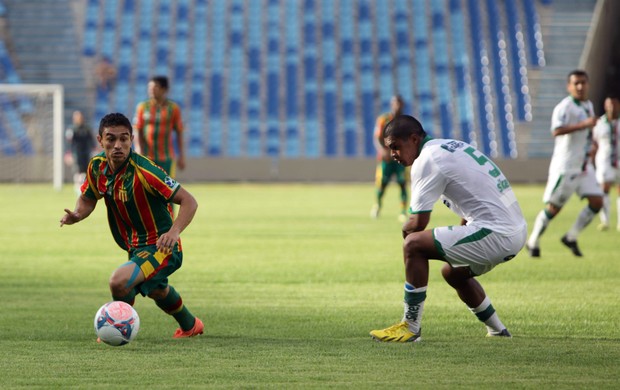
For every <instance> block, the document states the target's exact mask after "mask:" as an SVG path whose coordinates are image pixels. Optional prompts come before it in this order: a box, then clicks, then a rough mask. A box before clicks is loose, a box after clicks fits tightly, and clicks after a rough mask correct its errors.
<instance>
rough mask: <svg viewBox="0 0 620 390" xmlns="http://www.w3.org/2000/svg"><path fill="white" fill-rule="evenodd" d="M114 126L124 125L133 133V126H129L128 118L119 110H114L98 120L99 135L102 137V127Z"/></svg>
mask: <svg viewBox="0 0 620 390" xmlns="http://www.w3.org/2000/svg"><path fill="white" fill-rule="evenodd" d="M114 126H122V127H126V128H128V129H129V134H132V133H133V127H132V126H131V122H130V121H129V119H128V118H127V117H126V116H125V115H123V114H121V113H119V112H114V113H112V114H108V115H106V116H104V117H103V118H101V121H100V122H99V136H100V137H103V129H105V128H106V127H114Z"/></svg>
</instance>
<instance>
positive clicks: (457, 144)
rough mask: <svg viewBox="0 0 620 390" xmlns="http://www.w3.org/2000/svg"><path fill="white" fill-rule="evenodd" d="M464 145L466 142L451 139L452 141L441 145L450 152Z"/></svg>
mask: <svg viewBox="0 0 620 390" xmlns="http://www.w3.org/2000/svg"><path fill="white" fill-rule="evenodd" d="M463 145H465V142H460V141H450V142H447V143H445V144H443V145H441V148H442V149H445V150H447V151H448V152H450V153H454V151H456V150H458V149H460V148H462V147H463Z"/></svg>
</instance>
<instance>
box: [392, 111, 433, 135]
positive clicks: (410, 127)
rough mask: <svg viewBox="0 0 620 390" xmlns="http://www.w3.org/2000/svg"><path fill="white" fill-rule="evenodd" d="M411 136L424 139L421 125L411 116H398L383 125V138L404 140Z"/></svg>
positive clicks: (424, 132)
mask: <svg viewBox="0 0 620 390" xmlns="http://www.w3.org/2000/svg"><path fill="white" fill-rule="evenodd" d="M411 135H418V136H420V137H422V138H424V137H426V131H424V128H423V127H422V124H421V123H420V122H419V121H418V120H417V119H415V118H414V117H412V116H411V115H398V116H395V117H394V119H392V120H391V121H389V122H388V124H387V125H385V130H384V131H383V138H387V137H394V138H396V139H406V138H407V137H409V136H411Z"/></svg>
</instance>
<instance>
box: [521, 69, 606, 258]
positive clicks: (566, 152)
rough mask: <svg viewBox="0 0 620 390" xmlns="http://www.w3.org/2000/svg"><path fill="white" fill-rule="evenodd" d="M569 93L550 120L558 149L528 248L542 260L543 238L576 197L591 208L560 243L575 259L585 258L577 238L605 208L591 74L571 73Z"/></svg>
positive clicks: (533, 255)
mask: <svg viewBox="0 0 620 390" xmlns="http://www.w3.org/2000/svg"><path fill="white" fill-rule="evenodd" d="M566 89H567V91H568V93H569V96H567V97H565V98H564V99H562V101H561V102H560V103H558V105H557V106H555V108H554V109H553V116H552V117H551V134H552V135H553V137H555V145H554V148H553V156H552V157H551V163H550V164H549V177H548V179H547V187H546V188H545V194H544V195H543V202H544V203H545V208H544V209H543V210H541V211H540V212H539V213H538V215H537V216H536V220H535V221H534V227H533V228H532V234H531V235H530V237H529V239H528V241H527V244H526V247H527V250H528V252H529V253H530V256H532V257H540V243H539V241H540V236H541V235H542V234H543V233H544V231H545V230H546V229H547V226H548V225H549V223H550V222H551V220H552V219H553V218H554V217H555V216H556V215H557V214H558V213H559V212H560V211H561V210H562V207H564V205H565V204H566V202H568V201H569V199H570V197H571V196H572V195H573V194H574V193H577V195H579V197H580V198H581V199H583V198H586V199H587V200H588V205H587V206H586V207H584V208H583V209H582V210H581V212H580V213H579V215H578V216H577V220H576V221H575V223H574V224H573V226H572V227H571V228H570V229H569V230H568V232H567V233H566V234H565V235H564V236H562V238H561V242H562V244H564V245H565V246H566V247H568V248H569V249H570V250H571V251H572V252H573V254H574V255H575V256H578V257H581V256H583V255H582V253H581V250H580V249H579V246H577V236H578V235H579V233H581V231H582V230H583V229H585V228H586V226H588V225H589V224H590V222H592V219H593V218H594V216H595V215H596V213H598V212H599V210H600V209H601V208H602V207H603V191H602V190H601V188H600V187H599V186H598V184H597V183H596V177H595V173H594V169H593V167H592V164H591V163H590V161H591V160H590V152H591V141H592V127H594V125H596V121H597V118H596V116H594V109H593V107H592V102H590V101H589V100H588V74H587V73H586V72H585V71H583V70H574V71H572V72H570V73H569V74H568V77H567V83H566Z"/></svg>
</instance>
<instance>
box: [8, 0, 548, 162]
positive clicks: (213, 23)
mask: <svg viewBox="0 0 620 390" xmlns="http://www.w3.org/2000/svg"><path fill="white" fill-rule="evenodd" d="M3 3H4V4H3V5H5V6H6V10H5V14H6V15H7V16H6V17H7V18H8V20H9V21H10V20H11V10H12V7H15V9H18V8H19V7H20V6H21V7H25V5H20V2H19V1H16V0H4V1H3ZM21 3H23V2H21ZM41 3H49V1H47V0H42V1H41V2H39V5H38V6H39V7H42V5H41ZM70 3H71V2H70V1H54V2H53V4H55V5H56V6H57V7H58V6H61V5H62V4H64V5H65V6H67V7H70V6H69V4H70ZM550 3H551V1H550V0H545V1H543V0H504V1H500V2H498V1H495V0H484V1H478V0H439V1H429V0H339V1H333V0H299V1H296V0H255V1H254V0H249V1H248V0H209V1H207V0H174V1H173V0H153V1H139V0H87V1H86V3H84V4H83V6H82V9H80V10H79V12H74V14H75V15H76V19H77V24H76V28H75V30H76V34H77V35H78V37H79V39H78V40H77V42H79V45H78V46H79V47H76V48H75V51H76V52H77V53H78V55H79V56H80V57H81V59H82V60H83V61H86V62H85V63H89V64H100V63H101V62H102V61H105V62H106V63H107V66H109V67H110V68H111V69H113V70H114V77H112V78H111V79H110V80H109V82H105V83H97V84H96V87H95V89H94V90H93V95H94V99H93V101H94V108H93V109H92V114H93V115H92V118H93V122H96V121H97V120H98V119H99V118H100V117H101V116H103V115H105V114H106V113H108V112H112V111H119V112H123V113H125V114H127V115H129V116H131V115H133V112H134V109H135V106H136V104H137V103H138V102H139V101H140V100H143V99H145V98H146V84H147V82H148V79H149V77H150V76H153V75H157V74H162V75H167V76H168V77H169V79H170V82H171V89H170V94H169V97H170V98H171V99H172V100H174V101H176V102H177V103H179V104H180V105H181V107H182V110H183V116H184V120H185V125H186V130H187V133H186V141H187V151H188V154H189V155H190V156H192V157H202V156H226V157H264V156H272V157H286V158H319V157H345V158H359V157H370V156H373V155H374V154H375V151H374V146H373V140H372V133H373V128H374V121H375V118H376V116H377V115H378V114H380V113H381V112H384V111H387V110H388V109H389V100H390V97H391V96H392V95H394V94H400V95H401V96H402V97H403V99H404V101H405V112H406V113H410V114H413V115H414V116H417V117H419V118H420V119H421V121H422V123H423V124H424V126H425V128H426V129H427V131H428V132H429V133H431V134H432V135H433V136H435V137H454V138H461V139H464V140H466V141H469V142H473V143H475V144H477V146H478V147H479V148H480V149H481V150H483V151H484V152H485V153H487V154H488V155H491V156H494V157H500V158H516V157H517V143H518V139H519V134H517V132H516V130H515V126H516V125H517V124H518V123H519V122H527V121H530V120H531V119H532V97H531V96H530V86H529V79H528V73H529V72H531V71H532V70H533V69H540V68H541V67H544V66H545V52H544V51H543V48H544V46H543V42H542V39H543V36H542V32H541V26H540V22H539V16H538V12H537V9H538V8H539V7H549V6H552V5H553V4H551V5H550ZM73 8H74V11H75V9H77V8H79V7H76V5H75V4H73ZM21 17H25V16H23V15H21ZM7 39H11V37H10V36H9V37H8V38H7ZM0 54H2V53H0ZM6 61H10V59H8V60H4V59H2V58H0V64H4V63H5V62H6ZM88 61H90V62H88ZM5 69H6V67H5ZM83 72H85V73H89V72H92V69H83ZM17 73H19V68H18V69H17ZM8 75H9V73H7V72H6V71H5V72H4V73H2V74H1V76H2V77H3V80H4V81H5V82H12V81H10V80H9V79H8ZM85 78H86V79H88V76H87V77H85ZM91 78H92V76H91ZM17 82H18V81H17ZM549 114H550V113H549ZM549 114H545V115H549ZM0 136H5V137H11V135H10V132H9V131H2V129H1V128H0ZM1 152H2V151H1V150H0V153H1Z"/></svg>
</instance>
